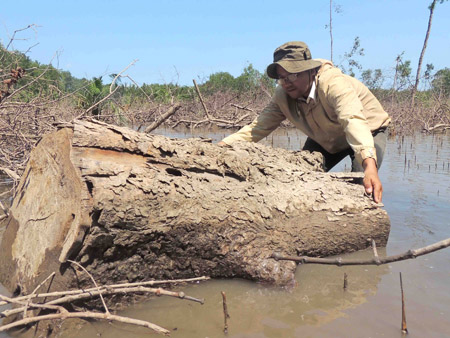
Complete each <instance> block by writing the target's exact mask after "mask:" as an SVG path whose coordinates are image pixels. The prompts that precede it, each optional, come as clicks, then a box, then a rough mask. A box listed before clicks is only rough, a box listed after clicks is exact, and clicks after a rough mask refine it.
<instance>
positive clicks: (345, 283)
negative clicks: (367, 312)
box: [344, 272, 348, 291]
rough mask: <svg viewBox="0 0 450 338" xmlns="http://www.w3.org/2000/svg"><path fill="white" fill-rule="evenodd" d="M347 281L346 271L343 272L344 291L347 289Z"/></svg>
mask: <svg viewBox="0 0 450 338" xmlns="http://www.w3.org/2000/svg"><path fill="white" fill-rule="evenodd" d="M347 286H348V281H347V273H345V272H344V291H345V290H347Z"/></svg>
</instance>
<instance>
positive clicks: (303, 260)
mask: <svg viewBox="0 0 450 338" xmlns="http://www.w3.org/2000/svg"><path fill="white" fill-rule="evenodd" d="M448 246H450V238H447V239H444V240H442V241H440V242H437V243H434V244H431V245H428V246H426V247H423V248H420V249H415V250H409V251H407V252H404V253H402V254H398V255H393V256H387V257H384V258H377V257H374V258H370V259H342V258H341V257H338V258H317V257H308V256H300V257H294V256H283V255H281V254H278V253H273V254H272V258H274V259H276V260H287V261H293V262H297V263H300V264H327V265H337V266H342V265H381V264H388V263H392V262H398V261H403V260H406V259H411V258H416V257H419V256H422V255H426V254H429V253H431V252H434V251H437V250H441V249H444V248H447V247H448Z"/></svg>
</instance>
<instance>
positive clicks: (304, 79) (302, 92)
mask: <svg viewBox="0 0 450 338" xmlns="http://www.w3.org/2000/svg"><path fill="white" fill-rule="evenodd" d="M277 73H278V78H282V79H284V78H286V77H287V76H288V75H289V74H291V73H288V72H287V71H286V70H285V69H284V68H283V67H281V66H280V65H277ZM281 86H282V87H283V89H284V90H285V92H286V93H287V94H288V95H289V96H290V97H291V98H293V99H295V100H296V99H299V98H301V97H303V98H307V97H308V95H309V91H310V90H311V76H310V74H309V71H305V72H301V73H298V74H297V78H296V79H295V80H294V81H292V82H289V81H284V83H283V84H282V85H281Z"/></svg>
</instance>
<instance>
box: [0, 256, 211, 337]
mask: <svg viewBox="0 0 450 338" xmlns="http://www.w3.org/2000/svg"><path fill="white" fill-rule="evenodd" d="M71 263H75V264H76V265H78V264H77V263H76V262H73V261H71ZM78 266H79V265H78ZM83 270H85V269H83ZM53 275H54V273H52V274H51V275H50V276H48V277H47V278H46V279H45V280H44V281H43V282H42V283H40V284H39V286H38V287H36V288H35V290H34V291H33V293H32V294H30V295H27V296H22V297H16V298H10V297H6V296H2V295H0V300H1V301H0V306H1V305H6V304H16V305H21V307H18V308H15V309H11V310H5V311H3V312H0V317H9V316H11V315H14V314H17V313H20V312H25V313H24V317H23V319H21V320H18V321H15V322H13V323H11V324H7V325H4V326H0V332H1V331H5V330H9V329H11V328H14V327H17V326H22V325H28V324H31V323H35V322H39V321H43V320H53V319H66V318H92V319H105V320H112V321H117V322H121V323H127V324H132V325H138V326H143V327H147V328H150V329H152V330H154V331H156V332H157V333H162V334H165V335H168V334H169V331H168V330H166V329H164V328H162V327H160V326H158V325H155V324H152V323H150V322H147V321H142V320H136V319H132V318H128V317H121V316H116V315H112V314H111V313H110V312H109V311H108V309H107V307H106V304H105V302H104V300H103V297H102V295H110V294H119V293H122V294H125V293H130V292H141V293H153V294H156V295H158V296H160V295H167V296H172V297H177V298H180V299H186V300H190V301H194V302H198V303H201V304H203V303H204V300H203V299H197V298H194V297H191V296H187V295H185V294H184V292H172V291H167V290H164V289H161V288H157V289H155V288H149V287H145V286H144V285H154V284H175V283H176V284H179V283H185V282H197V281H203V280H208V279H209V277H205V276H203V277H198V278H189V279H179V280H162V281H147V282H140V283H122V284H115V285H104V286H98V285H97V283H95V280H94V284H95V285H96V287H95V288H90V289H86V290H72V291H60V292H51V293H41V294H36V291H37V290H38V289H39V288H40V287H41V286H42V285H43V284H45V283H46V282H47V281H48V280H49V279H50V278H52V277H53ZM89 276H90V274H89ZM90 277H91V276H90ZM91 278H92V277H91ZM60 296H62V297H61V298H57V299H54V300H52V301H48V302H44V303H42V304H37V303H34V302H31V300H32V299H35V298H44V297H45V298H47V297H60ZM95 296H100V297H102V302H103V306H104V308H105V310H106V312H105V313H97V312H68V311H67V310H66V309H65V308H64V307H62V306H59V305H57V304H64V303H70V302H73V301H75V300H80V299H85V298H91V297H95ZM28 309H48V310H54V311H57V312H58V313H56V314H48V315H41V316H35V317H28V318H26V316H25V315H26V312H27V311H28Z"/></svg>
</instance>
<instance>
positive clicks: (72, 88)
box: [0, 45, 450, 171]
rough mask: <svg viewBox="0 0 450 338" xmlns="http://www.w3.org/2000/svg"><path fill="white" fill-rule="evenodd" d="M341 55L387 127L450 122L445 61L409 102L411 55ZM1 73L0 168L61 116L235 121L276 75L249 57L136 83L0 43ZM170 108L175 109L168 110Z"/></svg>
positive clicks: (198, 123)
mask: <svg viewBox="0 0 450 338" xmlns="http://www.w3.org/2000/svg"><path fill="white" fill-rule="evenodd" d="M346 55H347V59H346V60H345V61H346V63H345V64H339V65H338V66H339V67H340V68H341V69H342V70H343V71H345V72H347V73H348V74H352V73H353V74H354V71H357V72H358V73H359V74H360V78H361V80H362V81H363V82H364V83H365V84H366V85H367V86H368V87H369V88H370V89H371V90H372V91H373V92H374V94H375V95H376V96H377V97H378V98H379V99H380V101H381V102H382V104H383V106H384V107H385V109H386V110H387V111H388V112H389V113H390V115H391V116H392V119H393V123H392V126H393V127H392V132H393V133H396V134H402V133H411V132H414V131H416V130H422V131H436V130H442V129H447V128H450V109H449V100H450V69H449V68H444V69H440V70H438V71H436V72H433V67H432V66H431V65H428V66H427V70H426V72H425V74H424V78H423V81H422V82H421V83H422V88H425V89H422V90H421V91H418V92H417V93H416V94H415V104H414V105H413V106H412V105H411V104H410V102H411V100H410V99H411V86H412V83H413V79H412V76H411V73H412V69H411V63H410V61H403V60H402V55H400V56H399V57H398V58H397V60H396V64H395V68H394V69H393V70H391V71H388V72H387V71H382V70H381V69H373V70H372V69H368V70H363V68H362V67H361V65H360V63H359V62H357V61H355V60H354V59H353V54H352V53H348V54H346ZM0 80H1V82H0V136H1V137H0V171H1V169H2V168H16V167H18V168H20V167H22V164H23V163H24V161H25V160H26V157H27V156H26V155H27V154H28V153H29V151H30V150H31V149H32V147H33V146H34V145H35V143H36V141H37V140H38V139H39V138H40V137H41V136H42V135H43V134H45V133H47V132H49V131H52V130H54V129H55V124H57V123H60V122H65V121H70V120H72V119H74V118H89V117H95V118H96V119H99V120H102V121H105V122H108V123H115V124H120V125H127V126H131V127H134V128H141V127H145V126H148V125H150V124H153V123H154V124H157V125H159V124H160V123H161V122H163V120H164V123H165V125H166V126H168V127H172V128H175V127H179V126H181V125H184V126H187V127H190V128H196V127H209V126H212V125H215V126H219V127H226V128H237V127H240V126H242V125H245V124H247V123H249V122H250V121H251V120H253V119H254V118H255V117H256V116H257V114H258V112H259V111H261V110H262V109H263V108H264V107H265V105H266V104H267V103H268V102H269V101H270V98H271V96H272V94H273V92H274V90H275V87H276V81H274V80H273V79H270V78H269V77H268V76H267V75H266V74H264V73H263V72H260V71H258V70H257V69H255V68H254V67H253V66H252V64H249V65H248V66H247V67H245V68H244V69H243V71H242V73H241V74H240V75H239V76H237V77H235V76H233V75H231V74H229V73H227V72H217V73H214V74H211V75H210V76H209V77H208V78H207V79H205V80H204V81H201V82H200V83H199V84H198V89H199V90H198V91H197V90H196V88H195V86H194V84H192V85H189V86H188V85H179V84H176V83H168V84H145V83H144V84H142V85H138V84H137V83H136V82H135V81H134V80H133V79H131V78H130V77H129V76H124V74H121V73H119V74H110V75H108V76H104V77H94V78H92V79H84V78H83V79H78V78H76V77H73V76H72V75H71V74H70V72H68V71H62V70H59V69H56V68H55V67H53V66H52V65H45V64H41V63H39V62H37V61H33V60H31V59H30V58H29V57H28V56H27V55H25V54H24V53H20V52H17V51H9V50H7V49H6V48H5V47H4V46H1V45H0ZM174 107H176V109H174V111H176V113H175V114H173V115H170V114H167V112H170V111H171V109H173V108H174ZM169 115H170V117H168V116H169ZM287 125H288V124H287Z"/></svg>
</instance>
